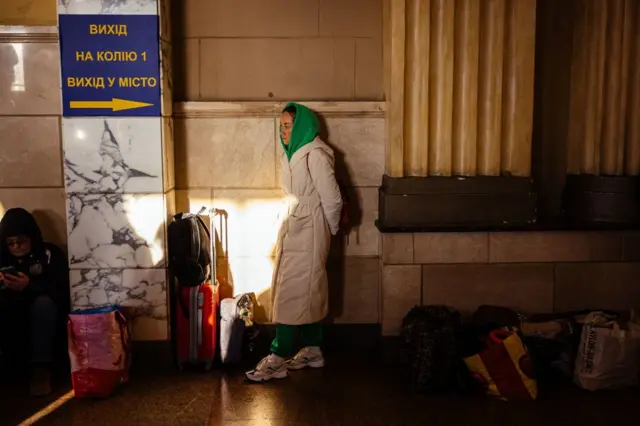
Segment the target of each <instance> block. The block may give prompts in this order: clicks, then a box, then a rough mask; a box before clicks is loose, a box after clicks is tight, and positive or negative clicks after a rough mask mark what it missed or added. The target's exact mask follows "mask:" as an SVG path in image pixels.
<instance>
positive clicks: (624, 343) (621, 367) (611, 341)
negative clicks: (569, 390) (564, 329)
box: [573, 312, 640, 391]
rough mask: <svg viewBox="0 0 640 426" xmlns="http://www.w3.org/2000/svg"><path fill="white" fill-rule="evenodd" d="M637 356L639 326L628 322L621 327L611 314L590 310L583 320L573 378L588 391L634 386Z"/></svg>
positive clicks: (637, 362)
mask: <svg viewBox="0 0 640 426" xmlns="http://www.w3.org/2000/svg"><path fill="white" fill-rule="evenodd" d="M639 360H640V326H639V325H638V324H635V323H634V322H629V323H628V330H623V329H621V328H620V325H619V324H618V323H617V322H616V321H615V320H614V318H612V317H610V316H607V315H605V314H604V313H602V312H592V313H590V314H589V315H588V316H587V317H586V318H585V321H584V328H583V329H582V336H581V339H580V348H579V349H578V355H577V357H576V365H575V370H574V375H573V379H574V382H575V383H576V384H577V385H578V386H580V387H581V388H583V389H586V390H590V391H595V390H602V389H617V388H623V387H629V386H636V385H637V384H638V369H639V367H640V365H639V364H640V363H639Z"/></svg>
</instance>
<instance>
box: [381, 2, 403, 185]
mask: <svg viewBox="0 0 640 426" xmlns="http://www.w3.org/2000/svg"><path fill="white" fill-rule="evenodd" d="M384 33H385V37H384V58H385V59H384V61H385V67H386V69H385V74H384V75H385V96H386V104H387V146H386V162H385V163H386V164H385V169H386V173H387V175H389V176H391V177H402V176H403V168H404V167H403V156H404V155H403V154H404V135H403V133H404V131H403V123H404V61H405V1H404V0H400V1H398V0H385V3H384Z"/></svg>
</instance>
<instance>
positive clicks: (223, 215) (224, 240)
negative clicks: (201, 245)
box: [209, 207, 229, 286]
mask: <svg viewBox="0 0 640 426" xmlns="http://www.w3.org/2000/svg"><path fill="white" fill-rule="evenodd" d="M216 216H218V217H220V230H219V233H218V235H219V236H220V244H221V245H222V249H223V250H224V253H226V254H228V253H229V240H228V232H227V231H228V218H229V214H228V213H227V211H226V210H222V209H217V208H215V207H212V208H211V209H209V228H210V229H211V237H210V238H209V255H210V257H211V276H210V280H211V283H212V285H214V286H218V284H219V283H218V273H217V272H218V253H217V250H216V232H215V229H216V227H215V225H214V220H215V217H216Z"/></svg>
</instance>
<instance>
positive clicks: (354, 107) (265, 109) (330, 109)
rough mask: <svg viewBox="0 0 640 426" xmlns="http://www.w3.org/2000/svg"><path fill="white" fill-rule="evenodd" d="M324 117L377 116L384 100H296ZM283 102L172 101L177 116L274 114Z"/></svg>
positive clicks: (229, 116) (257, 115)
mask: <svg viewBox="0 0 640 426" xmlns="http://www.w3.org/2000/svg"><path fill="white" fill-rule="evenodd" d="M300 103H302V104H303V105H306V106H307V107H309V108H311V109H312V110H314V111H316V112H317V113H319V114H321V115H322V116H324V117H357V118H364V117H370V118H371V117H377V118H383V117H384V114H385V103H384V102H360V101H353V102H349V101H345V102H342V101H341V102H300ZM285 105H286V102H176V103H174V104H173V116H174V117H177V118H231V117H256V118H257V117H278V116H279V115H280V112H281V111H282V109H283V108H284V106H285Z"/></svg>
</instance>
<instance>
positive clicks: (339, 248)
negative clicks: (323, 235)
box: [316, 113, 362, 322]
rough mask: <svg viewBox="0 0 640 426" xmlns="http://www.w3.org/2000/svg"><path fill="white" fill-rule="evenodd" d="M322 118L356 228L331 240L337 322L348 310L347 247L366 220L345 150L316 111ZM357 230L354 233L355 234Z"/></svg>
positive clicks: (331, 278) (330, 272) (333, 305)
mask: <svg viewBox="0 0 640 426" xmlns="http://www.w3.org/2000/svg"><path fill="white" fill-rule="evenodd" d="M316 115H317V116H318V119H319V120H320V138H321V139H322V140H323V141H325V143H326V144H327V145H329V146H330V147H331V149H333V152H334V155H335V171H336V179H337V180H338V183H339V184H340V186H341V189H342V190H343V191H345V192H346V194H344V195H346V197H347V199H348V205H347V209H348V210H347V214H348V217H349V223H350V226H351V228H352V229H353V231H351V232H349V233H348V234H347V235H344V234H343V233H342V231H341V232H340V233H339V234H338V235H337V236H334V237H333V238H332V240H331V251H330V253H329V259H328V261H327V274H328V278H329V316H328V317H327V321H328V322H333V320H334V319H335V318H337V317H340V316H342V314H343V311H344V296H345V286H346V285H347V283H346V282H345V277H346V270H345V261H346V257H345V249H346V246H347V244H349V239H350V238H352V237H354V238H356V239H357V232H358V226H359V225H360V223H361V222H362V205H361V200H360V199H359V197H358V194H357V193H356V191H354V187H353V183H352V180H351V176H350V175H349V170H348V168H347V165H346V162H345V158H344V152H343V151H341V150H340V149H339V148H337V147H336V146H335V145H333V144H332V143H331V134H330V131H329V128H328V126H327V122H326V120H325V118H324V117H323V116H322V115H320V114H318V113H316ZM352 234H353V235H352Z"/></svg>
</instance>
